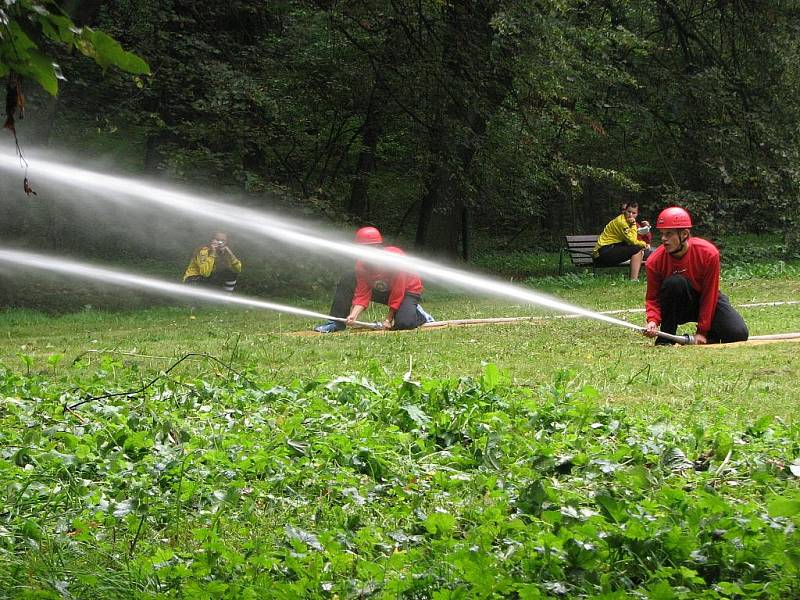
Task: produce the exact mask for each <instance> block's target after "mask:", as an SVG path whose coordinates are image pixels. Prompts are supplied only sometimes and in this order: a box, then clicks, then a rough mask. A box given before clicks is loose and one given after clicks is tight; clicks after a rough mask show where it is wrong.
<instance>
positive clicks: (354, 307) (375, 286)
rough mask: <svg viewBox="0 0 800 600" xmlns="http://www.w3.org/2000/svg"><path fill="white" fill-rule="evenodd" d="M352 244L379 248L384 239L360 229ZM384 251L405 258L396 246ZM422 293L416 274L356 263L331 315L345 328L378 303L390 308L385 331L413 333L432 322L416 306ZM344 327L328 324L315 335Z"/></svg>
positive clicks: (341, 283)
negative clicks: (344, 320)
mask: <svg viewBox="0 0 800 600" xmlns="http://www.w3.org/2000/svg"><path fill="white" fill-rule="evenodd" d="M355 242H356V243H357V244H364V245H371V246H380V245H381V244H382V243H383V238H382V236H381V234H380V231H378V230H377V229H376V228H374V227H362V228H361V229H359V230H358V231H357V232H356V237H355ZM383 250H384V251H385V252H391V253H393V254H400V255H402V254H404V252H403V251H402V250H401V249H400V248H397V247H395V246H387V247H385V248H384V249H383ZM422 291H423V286H422V281H421V280H420V278H419V276H418V275H417V274H416V273H408V272H405V271H401V270H398V269H396V268H391V267H385V266H381V265H372V264H369V263H368V262H364V261H361V260H357V261H356V266H355V270H354V271H351V272H350V273H347V274H345V275H344V276H343V277H342V278H341V279H340V280H339V283H338V284H337V286H336V292H335V293H334V296H333V304H332V306H331V310H330V315H331V316H332V317H339V318H343V319H346V320H347V325H350V324H352V322H353V321H356V320H357V319H358V316H359V315H360V314H361V313H362V312H363V311H364V310H365V309H366V308H367V307H368V306H369V304H370V302H378V303H380V304H385V305H386V306H388V307H389V310H388V311H387V313H386V318H384V320H383V321H382V322H381V326H382V327H383V328H384V329H414V328H416V327H419V326H420V325H422V324H424V323H428V322H432V321H433V320H434V319H433V317H431V316H430V315H429V314H428V313H426V312H425V311H424V310H422V307H421V306H420V305H419V302H420V299H421V298H422ZM345 326H346V325H345V323H342V322H339V321H328V322H327V323H323V324H321V325H317V326H316V327H315V328H314V331H317V332H319V333H332V332H334V331H340V330H342V329H344V328H345Z"/></svg>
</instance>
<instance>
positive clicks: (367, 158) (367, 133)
mask: <svg viewBox="0 0 800 600" xmlns="http://www.w3.org/2000/svg"><path fill="white" fill-rule="evenodd" d="M376 95H377V90H376V88H375V87H373V90H372V94H371V96H370V99H369V104H368V105H367V114H366V115H365V119H364V126H363V129H362V143H361V150H360V152H359V153H358V164H357V165H356V173H355V179H354V180H353V187H352V189H351V191H350V201H349V203H348V205H347V212H349V213H350V214H351V215H353V216H354V217H357V218H358V219H359V220H361V221H366V219H367V217H368V216H369V189H368V187H369V176H370V174H371V173H372V171H373V169H374V168H375V151H376V150H377V147H378V140H379V139H380V135H381V129H382V128H381V119H380V109H379V107H378V103H379V100H378V99H377V98H376Z"/></svg>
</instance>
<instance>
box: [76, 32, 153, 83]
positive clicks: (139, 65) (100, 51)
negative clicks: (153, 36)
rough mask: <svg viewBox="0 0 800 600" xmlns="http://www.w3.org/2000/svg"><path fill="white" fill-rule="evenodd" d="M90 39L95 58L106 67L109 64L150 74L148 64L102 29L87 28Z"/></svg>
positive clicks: (137, 73)
mask: <svg viewBox="0 0 800 600" xmlns="http://www.w3.org/2000/svg"><path fill="white" fill-rule="evenodd" d="M86 31H87V32H88V36H89V40H90V42H91V45H92V47H93V49H94V59H95V61H96V62H97V64H99V65H100V66H101V67H103V68H104V69H105V68H107V67H108V66H109V65H114V66H116V67H119V68H120V69H122V70H123V71H126V72H128V73H133V74H135V75H149V74H150V67H149V66H148V64H147V63H146V62H145V61H144V60H142V59H141V58H139V57H138V56H136V55H135V54H132V53H131V52H126V51H125V50H123V49H122V46H120V45H119V42H117V41H116V40H115V39H114V38H112V37H111V36H109V35H107V34H105V33H103V32H102V31H93V30H90V29H88V28H87V29H86Z"/></svg>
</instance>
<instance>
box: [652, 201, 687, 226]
mask: <svg viewBox="0 0 800 600" xmlns="http://www.w3.org/2000/svg"><path fill="white" fill-rule="evenodd" d="M691 226H692V218H691V217H690V216H689V213H688V212H686V210H684V209H683V208H681V207H680V206H670V207H669V208H665V209H664V210H662V211H661V214H659V215H658V219H656V229H688V228H689V227H691Z"/></svg>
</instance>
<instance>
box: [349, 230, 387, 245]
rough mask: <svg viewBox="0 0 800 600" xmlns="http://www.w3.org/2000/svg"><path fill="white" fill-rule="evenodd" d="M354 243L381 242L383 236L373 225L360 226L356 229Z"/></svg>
mask: <svg viewBox="0 0 800 600" xmlns="http://www.w3.org/2000/svg"><path fill="white" fill-rule="evenodd" d="M354 241H355V243H356V244H382V243H383V236H382V235H381V232H380V231H378V230H377V229H376V228H375V227H362V228H361V229H359V230H358V231H356V239H355V240H354Z"/></svg>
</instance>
